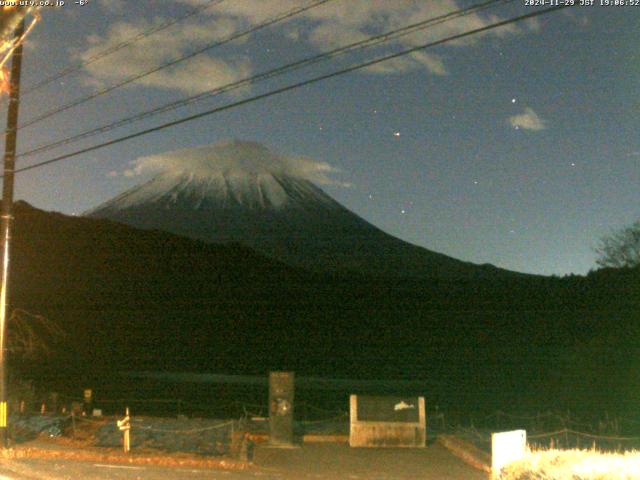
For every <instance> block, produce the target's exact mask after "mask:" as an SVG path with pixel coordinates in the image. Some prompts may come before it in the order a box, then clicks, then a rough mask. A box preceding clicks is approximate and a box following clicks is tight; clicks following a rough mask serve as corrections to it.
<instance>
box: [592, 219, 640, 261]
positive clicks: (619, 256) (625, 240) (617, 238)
mask: <svg viewBox="0 0 640 480" xmlns="http://www.w3.org/2000/svg"><path fill="white" fill-rule="evenodd" d="M595 250H596V253H597V254H598V259H597V260H596V263H597V264H598V265H599V266H601V267H613V268H624V267H628V268H632V267H637V266H640V220H638V221H637V222H635V223H634V224H633V225H631V226H630V227H626V228H623V229H621V230H618V231H616V232H613V233H611V234H610V235H607V236H606V237H604V238H602V239H601V240H600V243H599V245H598V246H597V247H596V249H595Z"/></svg>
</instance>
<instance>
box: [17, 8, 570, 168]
mask: <svg viewBox="0 0 640 480" xmlns="http://www.w3.org/2000/svg"><path fill="white" fill-rule="evenodd" d="M568 6H569V5H559V6H555V7H549V8H546V9H543V10H537V11H535V12H531V13H527V14H524V15H520V16H517V17H513V18H510V19H508V20H502V21H500V22H496V23H492V24H490V25H486V26H484V27H479V28H476V29H473V30H469V31H467V32H464V33H459V34H457V35H451V36H449V37H446V38H444V39H441V40H436V41H434V42H429V43H426V44H423V45H418V46H416V47H412V48H409V49H405V50H403V51H401V52H397V53H393V54H390V55H386V56H383V57H380V58H377V59H374V60H370V61H367V62H364V63H360V64H358V65H354V66H351V67H347V68H344V69H342V70H338V71H335V72H332V73H328V74H325V75H320V76H317V77H314V78H310V79H307V80H304V81H301V82H298V83H294V84H292V85H288V86H286V87H282V88H278V89H276V90H272V91H270V92H267V93H263V94H260V95H255V96H253V97H249V98H245V99H243V100H239V101H237V102H234V103H229V104H227V105H223V106H221V107H217V108H214V109H212V110H208V111H205V112H201V113H198V114H195V115H191V116H188V117H184V118H181V119H179V120H174V121H172V122H168V123H164V124H162V125H159V126H157V127H153V128H149V129H146V130H142V131H140V132H136V133H132V134H129V135H125V136H123V137H119V138H116V139H113V140H109V141H107V142H103V143H100V144H97V145H93V146H91V147H86V148H82V149H80V150H76V151H75V152H71V153H67V154H64V155H60V156H57V157H54V158H51V159H49V160H44V161H42V162H38V163H35V164H33V165H28V166H26V167H22V168H18V169H16V170H15V173H19V172H25V171H28V170H34V169H36V168H40V167H43V166H45V165H50V164H53V163H57V162H60V161H62V160H66V159H68V158H72V157H76V156H78V155H81V154H83V153H88V152H92V151H95V150H99V149H101V148H105V147H109V146H111V145H116V144H118V143H122V142H126V141H128V140H133V139H134V138H138V137H142V136H144V135H148V134H150V133H154V132H158V131H160V130H164V129H166V128H170V127H175V126H176V125H180V124H183V123H187V122H191V121H193V120H197V119H200V118H203V117H207V116H210V115H213V114H216V113H219V112H223V111H226V110H230V109H232V108H236V107H239V106H242V105H246V104H249V103H253V102H255V101H258V100H263V99H265V98H269V97H272V96H275V95H279V94H281V93H285V92H288V91H291V90H294V89H297V88H300V87H304V86H307V85H312V84H314V83H318V82H321V81H324V80H328V79H330V78H334V77H338V76H341V75H344V74H347V73H351V72H354V71H357V70H361V69H363V68H367V67H371V66H373V65H377V64H379V63H382V62H386V61H388V60H392V59H394V58H399V57H402V56H405V55H409V54H411V53H413V52H417V51H420V50H425V49H427V48H431V47H435V46H438V45H442V44H445V43H448V42H451V41H454V40H459V39H461V38H465V37H469V36H472V35H476V34H478V33H482V32H486V31H489V30H493V29H495V28H500V27H504V26H506V25H509V24H512V23H516V22H520V21H523V20H528V19H530V18H535V17H538V16H541V15H545V14H547V13H551V12H554V11H558V10H561V9H563V8H567V7H568Z"/></svg>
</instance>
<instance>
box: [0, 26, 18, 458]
mask: <svg viewBox="0 0 640 480" xmlns="http://www.w3.org/2000/svg"><path fill="white" fill-rule="evenodd" d="M23 33H24V19H23V20H22V21H21V22H20V24H19V25H18V28H17V29H16V32H15V38H16V39H19V38H21V37H22V35H23ZM21 69H22V42H20V43H19V44H18V46H17V47H16V49H15V50H14V52H13V57H12V59H11V78H10V80H9V82H10V89H9V109H8V114H7V130H6V134H5V150H4V177H3V179H2V212H1V218H0V221H1V222H0V234H1V235H2V283H1V284H0V444H1V446H2V448H7V447H8V446H9V436H8V431H7V414H8V411H7V358H6V348H7V346H6V341H7V321H8V318H9V315H8V313H9V306H8V303H7V299H8V291H9V244H10V241H11V223H12V221H13V183H14V176H15V165H16V141H17V133H18V106H19V103H20V71H21Z"/></svg>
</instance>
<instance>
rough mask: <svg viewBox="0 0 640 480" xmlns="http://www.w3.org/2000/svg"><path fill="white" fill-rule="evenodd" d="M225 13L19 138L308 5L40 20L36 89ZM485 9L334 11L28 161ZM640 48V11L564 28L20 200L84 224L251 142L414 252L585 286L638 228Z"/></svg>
mask: <svg viewBox="0 0 640 480" xmlns="http://www.w3.org/2000/svg"><path fill="white" fill-rule="evenodd" d="M208 3H212V5H213V6H211V7H210V8H207V9H204V10H202V11H201V12H200V13H198V14H197V15H194V16H192V17H190V18H189V19H187V20H185V21H181V22H178V23H176V24H175V25H173V26H172V27H170V28H167V29H164V30H162V31H160V32H158V33H156V34H155V35H151V36H149V37H147V38H145V39H144V40H142V41H139V42H135V43H134V44H133V46H132V47H128V48H126V49H123V50H120V51H118V52H117V53H115V54H113V55H110V56H107V57H104V58H103V59H101V60H99V61H96V62H94V63H91V64H90V65H87V66H85V67H83V68H82V69H81V70H80V71H79V72H77V73H74V74H72V75H68V76H65V77H63V78H60V79H58V80H57V81H55V82H53V83H51V84H50V85H48V86H46V87H45V88H42V89H40V90H38V91H34V92H32V93H29V94H27V93H25V95H24V96H23V102H22V104H21V111H20V118H21V121H23V122H24V121H29V120H30V119H33V118H35V117H37V116H39V115H41V114H43V113H45V112H47V111H50V110H52V109H55V108H57V107H58V106H60V105H63V104H66V103H68V102H71V101H73V100H74V99H76V98H81V97H84V96H86V95H88V94H90V93H91V92H93V91H96V90H99V89H101V88H105V87H108V86H109V85H112V84H114V83H118V82H121V81H123V80H125V79H127V78H129V77H131V76H133V75H136V74H138V73H141V72H143V71H147V70H150V69H152V68H153V67H155V66H157V65H160V64H163V63H166V62H167V61H170V60H172V59H174V58H177V57H179V56H180V55H184V54H187V53H189V52H192V51H194V50H197V49H199V48H201V47H203V46H204V45H207V44H209V43H212V42H214V41H216V39H219V38H222V37H225V36H227V35H230V34H233V33H234V32H239V31H243V30H246V29H247V28H250V27H251V25H255V24H257V23H259V22H262V21H264V20H265V19H266V18H270V17H273V16H275V15H280V14H281V13H283V12H286V11H288V10H291V9H292V8H295V7H296V6H300V5H305V4H307V2H305V1H302V0H297V1H293V0H224V1H221V2H218V3H216V2H207V1H203V0H156V1H154V0H136V1H133V0H89V2H88V4H87V5H85V6H77V5H75V4H74V2H73V1H68V2H67V5H66V6H64V7H61V8H47V9H44V10H43V18H42V21H41V22H40V23H39V24H38V25H37V26H36V28H35V30H34V32H33V34H32V35H31V37H30V38H29V40H28V42H27V47H26V49H25V57H24V64H23V68H24V70H23V82H22V86H23V89H24V90H28V89H29V86H30V85H33V84H35V83H37V82H38V81H40V80H41V79H43V78H46V77H49V76H51V75H53V74H55V73H57V72H58V71H60V70H63V69H65V68H68V67H69V66H71V65H76V64H78V63H80V62H82V61H83V60H86V59H88V58H91V57H92V56H93V55H95V54H96V53H99V52H100V51H102V50H103V49H105V48H106V47H108V46H109V45H113V44H117V43H120V42H122V41H124V40H127V39H129V38H131V37H132V36H135V35H136V34H138V33H140V32H141V31H145V30H148V29H149V28H150V27H151V26H152V25H161V24H163V22H166V21H167V20H168V19H171V18H177V17H179V16H182V15H184V14H185V13H186V12H188V11H189V10H190V9H193V8H194V6H198V5H203V4H208ZM474 3H479V2H477V1H476V2H463V1H453V0H430V1H418V0H415V1H411V0H393V1H391V0H332V1H330V2H328V3H326V4H325V5H322V6H319V7H317V8H314V9H311V10H308V11H307V12H305V13H303V14H301V15H298V16H294V17H292V18H291V19H290V20H288V21H286V22H281V23H278V24H276V25H273V26H271V27H269V28H265V29H262V30H260V31H259V32H257V33H255V34H252V35H250V36H247V37H244V38H243V39H241V40H238V41H235V42H232V43H229V44H226V45H224V46H221V47H219V48H216V49H212V50H211V51H209V52H207V53H206V54H204V55H198V56H196V57H194V58H193V59H191V60H189V61H186V62H182V63H180V64H178V65H176V66H174V67H172V68H170V69H164V70H162V71H160V72H158V73H156V74H154V75H151V76H148V77H145V78H144V79H141V80H139V81H137V82H134V83H132V84H129V85H127V86H124V87H122V88H118V89H116V90H114V91H113V92H110V93H108V94H105V95H101V96H100V97H99V98H96V99H94V100H91V101H88V102H86V103H84V104H82V105H81V106H78V107H75V108H72V109H69V110H67V111H66V112H63V113H61V114H58V115H55V116H52V117H51V118H49V119H47V120H44V121H41V122H38V123H36V124H34V125H32V126H29V127H26V128H23V129H21V130H20V132H19V143H18V145H19V147H18V149H19V151H25V150H29V149H32V148H34V147H37V146H40V145H44V144H47V143H49V142H53V141H57V140H60V139H62V138H65V137H68V136H71V135H75V134H77V133H80V132H83V131H85V130H87V129H91V128H93V127H97V126H100V125H103V124H108V123H110V122H112V121H115V120H118V119H121V118H125V117H128V116H131V115H135V114H137V113H139V112H142V111H145V110H149V109H152V108H154V107H156V106H159V105H162V104H164V103H166V102H170V101H173V100H177V99H181V98H184V97H186V96H189V95H194V94H197V93H199V92H202V91H205V90H208V89H211V88H215V87H216V86H220V85H224V84H227V83H229V82H231V81H234V80H237V79H240V78H244V77H246V76H250V75H253V74H256V73H259V72H262V71H265V70H268V69H270V68H274V67H277V66H280V65H284V64H287V63H290V62H293V61H296V60H298V59H301V58H305V57H307V56H311V55H314V54H317V53H319V52H322V51H326V50H330V49H332V48H335V47H337V46H341V45H345V44H348V43H351V42H354V41H357V40H360V39H362V38H366V37H368V36H371V35H376V34H379V33H382V32H385V31H388V30H393V29H397V28H400V27H402V26H405V25H408V24H412V23H415V22H418V21H421V20H425V19H428V18H431V17H435V16H438V15H442V14H444V13H447V12H450V11H455V10H457V9H459V8H464V7H467V6H469V5H472V4H474ZM596 3H599V0H597V2H596ZM534 10H535V7H528V6H526V5H525V0H518V1H515V2H511V3H509V4H507V5H505V4H501V5H497V6H494V8H491V9H488V10H486V11H483V12H481V13H479V14H473V15H468V16H465V17H461V18H458V19H455V20H452V21H450V22H447V23H443V24H441V25H438V26H435V27H430V28H428V29H426V30H424V31H421V32H418V33H415V34H412V35H410V36H407V37H402V38H401V39H398V40H395V41H393V42H390V43H387V44H385V45H384V46H381V47H376V48H373V49H370V50H366V51H365V52H360V53H358V54H356V55H351V56H342V57H339V58H334V59H331V60H329V61H327V62H323V63H320V64H318V65H315V66H313V67H310V68H306V69H303V70H300V71H298V72H295V73H292V74H288V75H285V76H282V77H278V78H274V79H272V80H269V81H266V82H261V83H259V84H255V85H252V86H250V87H246V88H243V89H240V90H236V91H234V92H231V93H228V94H225V95H221V96H217V97H214V98H212V99H208V100H205V101H202V102H198V103H195V104H193V105H190V106H188V107H186V108H181V109H179V110H175V111H171V112H168V113H165V114H163V115H160V116H157V117H153V118H152V119H147V120H145V121H143V122H139V123H135V124H131V125H128V126H126V127H123V128H120V129H117V130H114V131H112V132H110V133H108V134H104V135H99V136H95V137H92V138H89V139H86V140H84V141H82V142H78V143H74V144H73V145H69V146H66V147H63V148H59V149H56V150H50V151H47V152H44V153H42V154H38V155H34V156H29V157H25V158H20V159H19V166H26V165H30V164H32V163H35V162H39V161H43V160H47V159H48V158H51V157H54V156H57V155H61V154H64V153H66V152H72V151H74V150H76V149H79V148H82V147H84V146H89V145H92V144H96V143H100V142H104V141H107V140H110V139H112V138H117V137H119V136H123V135H126V134H128V133H132V132H135V131H138V130H142V129H144V128H149V127H152V126H154V125H159V124H161V123H164V122H167V121H171V120H173V119H176V118H179V117H182V116H187V115H190V114H194V113H197V112H200V111H204V110H208V109H211V108H213V107H215V106H220V105H224V104H226V103H229V102H233V101H237V100H240V99H242V98H246V97H249V96H252V95H256V94H260V93H263V92H267V91H269V90H272V89H274V88H277V87H281V86H284V85H287V84H289V83H293V82H296V81H300V80H302V79H305V78H309V77H311V76H314V75H319V74H322V73H328V72H331V71H333V70H337V69H340V68H344V67H346V66H349V65H353V64H356V63H358V62H361V61H363V60H366V59H370V58H374V57H376V56H379V55H383V54H385V53H391V52H395V51H400V50H402V49H405V48H408V47H411V46H414V45H418V44H422V43H426V42H427V41H432V40H436V39H439V38H444V37H447V36H449V35H452V34H456V33H460V32H463V31H467V30H469V29H473V28H478V27H481V26H483V25H487V24H489V23H492V22H495V21H497V20H499V19H506V18H510V17H514V16H517V15H522V14H525V13H529V12H533V11H534ZM639 31H640V6H637V7H634V6H627V7H605V6H599V5H594V6H591V7H575V8H569V9H564V10H561V11H558V12H553V13H550V14H547V15H545V16H541V17H537V18H536V19H534V20H530V21H526V22H519V23H517V24H511V25H509V26H507V27H504V28H501V29H496V30H491V31H489V32H486V33H484V34H482V35H477V36H473V37H470V38H466V39H464V40H458V41H456V42H452V43H450V44H446V45H441V46H438V47H435V48H433V49H427V50H424V51H421V52H418V53H415V54H413V55H411V56H405V57H400V58H399V59H397V60H393V61H390V62H386V63H381V64H378V65H376V66H375V67H371V68H369V69H366V70H361V71H359V72H355V73H350V74H347V75H344V76H341V77H337V78H333V79H330V80H327V81H323V82H321V83H317V84H314V85H310V86H306V87H302V88H299V89H297V90H294V91H290V92H287V93H284V94H282V95H278V96H273V97H270V98H268V99H265V100H260V101H257V102H254V103H250V104H247V105H244V106H240V107H238V108H234V109H231V110H227V111H225V112H221V113H219V114H215V115H212V116H209V117H205V118H203V119H200V120H197V121H194V122H189V123H186V124H183V125H180V126H177V127H175V128H171V129H166V130H162V131H160V132H157V133H153V134H150V135H146V136H144V137H140V138H138V139H135V140H132V141H128V142H124V143H121V144H118V145H115V146H111V147H107V148H104V149H101V150H97V151H94V152H91V153H88V154H83V155H80V156H77V157H74V158H72V159H68V160H65V161H63V162H59V163H56V164H53V165H50V166H47V167H44V168H40V169H37V170H31V171H28V172H25V173H23V174H20V175H19V176H18V177H17V180H16V189H17V192H16V195H17V198H22V199H25V200H27V201H28V202H30V203H32V204H34V205H35V206H37V207H39V208H43V209H46V210H57V211H61V212H63V213H67V214H80V213H82V212H83V211H85V210H87V209H89V208H91V207H94V206H96V205H97V204H99V203H101V202H103V201H105V200H107V199H109V198H111V197H113V196H115V195H116V194H118V193H120V192H121V191H123V190H124V189H126V188H129V187H131V186H133V185H135V184H137V183H140V182H141V181H143V180H146V179H148V178H149V175H150V173H149V172H145V171H144V170H140V169H138V170H136V169H135V168H132V166H133V165H134V164H133V163H132V162H135V161H136V159H138V158H140V157H146V156H149V155H155V154H161V153H163V152H167V151H171V150H175V149H178V148H189V147H196V146H200V145H206V144H212V143H216V142H218V141H220V140H224V139H230V138H237V139H242V140H250V141H257V142H261V143H264V144H265V145H267V146H269V147H270V148H272V149H273V150H274V151H277V152H279V153H282V154H286V155H296V156H298V155H302V156H305V157H308V158H310V159H312V160H314V161H317V162H326V163H328V164H330V165H331V166H333V167H335V169H336V171H334V172H332V173H331V177H332V179H334V180H335V181H333V182H331V184H328V185H323V186H322V187H323V188H324V189H325V190H326V191H327V192H328V193H329V194H330V195H332V196H333V197H334V198H336V199H337V200H338V201H339V202H341V203H342V204H344V205H345V206H346V207H348V208H349V209H351V210H353V211H354V212H356V213H357V214H359V215H360V216H362V217H363V218H365V219H366V220H368V221H369V222H371V223H373V224H374V225H376V226H378V227H380V228H382V229H383V230H385V231H387V232H389V233H391V234H393V235H395V236H397V237H399V238H401V239H404V240H407V241H409V242H411V243H414V244H417V245H421V246H424V247H426V248H429V249H431V250H435V251H438V252H442V253H445V254H447V255H450V256H453V257H456V258H459V259H462V260H467V261H471V262H475V263H492V264H494V265H497V266H499V267H503V268H507V269H511V270H516V271H522V272H532V273H542V274H557V275H565V274H568V273H578V274H584V273H586V272H588V271H589V269H592V268H594V267H595V254H594V252H593V247H594V246H595V245H596V243H597V241H598V239H599V238H600V237H601V236H602V235H604V234H606V233H608V232H610V231H611V230H612V229H616V228H620V227H622V226H625V225H628V224H630V223H632V222H633V221H635V220H636V219H637V218H638V217H639V216H640V208H639V207H638V205H639V201H640V189H639V188H638V185H639V184H640V168H639V167H640V135H639V134H638V127H639V125H640V114H639V112H640V53H639V51H640V49H638V45H639V39H638V32H639ZM5 105H6V104H5ZM3 109H6V107H3ZM3 116H4V115H3Z"/></svg>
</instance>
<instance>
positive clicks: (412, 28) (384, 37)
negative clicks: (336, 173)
mask: <svg viewBox="0 0 640 480" xmlns="http://www.w3.org/2000/svg"><path fill="white" fill-rule="evenodd" d="M513 1H515V0H489V1H486V2H484V3H480V4H476V5H473V6H470V7H467V8H465V9H460V10H455V11H452V12H449V13H446V14H444V15H440V16H437V17H433V18H429V19H426V20H423V21H421V22H416V23H413V24H411V25H407V26H405V27H402V28H399V29H396V30H391V31H388V32H385V33H382V34H380V35H376V36H374V37H370V38H367V39H364V40H361V41H358V42H355V43H351V44H348V45H344V46H342V47H338V48H336V49H334V50H330V51H328V52H323V53H321V54H318V55H314V56H311V57H307V58H304V59H302V60H299V61H296V62H293V63H289V64H287V65H284V66H280V67H277V68H274V69H271V70H268V71H266V72H263V73H259V74H256V75H253V76H250V77H245V78H243V79H240V80H237V81H235V82H232V83H228V84H226V85H223V86H220V87H216V88H214V89H211V90H208V91H206V92H202V93H199V94H197V95H193V96H190V97H187V98H184V99H181V100H178V101H175V102H170V103H168V104H165V105H162V106H159V107H156V108H154V109H152V110H148V111H146V112H142V113H139V114H137V115H134V116H131V117H126V118H124V119H121V120H117V121H116V122H112V123H110V124H107V125H102V126H100V127H97V128H93V129H91V130H88V131H85V132H82V133H79V134H76V135H73V136H71V137H67V138H65V139H62V140H58V141H56V142H53V143H49V144H46V145H42V146H39V147H36V148H34V149H32V150H28V151H26V152H22V153H20V154H19V155H18V157H27V156H32V155H35V154H36V153H41V152H44V151H48V150H51V149H53V148H56V147H60V146H63V145H69V144H72V143H75V142H77V141H79V140H82V139H85V138H89V137H92V136H95V135H98V134H101V133H106V132H109V131H111V130H113V129H116V128H119V127H122V126H125V125H129V124H131V123H135V122H139V121H141V120H144V119H146V118H149V117H152V116H155V115H158V114H161V113H165V112H168V111H171V110H175V109H177V108H180V107H183V106H186V105H189V104H192V103H195V102H197V101H200V100H203V99H205V98H211V97H214V96H217V95H221V94H223V93H227V92H229V91H232V90H236V89H239V88H241V87H244V86H247V85H252V84H254V83H257V82H260V81H263V80H268V79H270V78H273V77H276V76H279V75H282V74H285V73H289V72H291V71H294V70H297V69H300V68H303V67H307V66H309V65H313V64H315V63H318V62H321V61H324V60H328V59H330V58H334V57H337V56H339V55H342V54H345V53H350V52H354V51H356V50H362V49H365V48H370V47H372V46H376V45H380V44H382V43H385V42H388V41H390V40H394V39H397V38H400V37H402V36H406V35H409V34H412V33H416V32H418V31H420V30H424V29H425V28H427V27H430V26H434V25H438V24H440V23H443V22H446V21H450V20H452V19H456V18H460V17H462V16H465V15H468V14H470V13H476V12H479V11H481V10H484V9H487V8H489V7H492V6H494V5H496V4H504V3H512V2H513Z"/></svg>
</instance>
